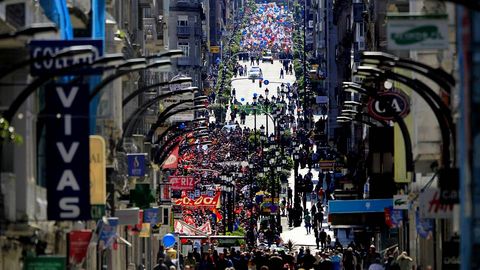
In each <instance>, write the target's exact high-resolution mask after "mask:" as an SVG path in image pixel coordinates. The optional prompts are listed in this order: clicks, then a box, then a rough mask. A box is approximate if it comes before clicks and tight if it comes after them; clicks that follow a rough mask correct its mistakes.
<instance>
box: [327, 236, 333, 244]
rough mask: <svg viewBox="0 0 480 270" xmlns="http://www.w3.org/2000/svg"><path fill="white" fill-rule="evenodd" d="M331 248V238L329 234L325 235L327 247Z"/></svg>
mask: <svg viewBox="0 0 480 270" xmlns="http://www.w3.org/2000/svg"><path fill="white" fill-rule="evenodd" d="M331 246H332V238H331V237H330V234H329V235H327V247H331Z"/></svg>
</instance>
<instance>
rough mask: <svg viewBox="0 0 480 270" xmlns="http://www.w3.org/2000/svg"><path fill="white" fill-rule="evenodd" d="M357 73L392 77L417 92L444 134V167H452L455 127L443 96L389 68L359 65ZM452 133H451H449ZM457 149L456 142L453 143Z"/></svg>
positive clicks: (378, 77) (382, 77) (381, 77)
mask: <svg viewBox="0 0 480 270" xmlns="http://www.w3.org/2000/svg"><path fill="white" fill-rule="evenodd" d="M357 74H362V75H364V76H367V78H368V77H374V80H378V79H380V80H385V79H390V80H394V81H397V82H400V83H402V84H403V85H405V86H407V87H409V88H411V89H412V90H413V91H414V92H415V93H417V94H418V95H419V96H420V97H422V99H423V100H424V101H425V102H426V103H427V104H428V106H429V107H430V108H431V109H432V111H433V113H434V115H435V118H436V119H437V121H438V124H439V126H440V132H441V135H442V141H443V144H442V157H443V158H442V161H443V166H444V168H449V167H450V135H451V136H452V138H455V127H454V124H453V119H452V116H451V113H450V109H449V108H448V107H447V106H446V105H445V103H443V101H442V100H441V98H440V97H439V96H438V95H437V94H436V93H435V92H434V91H433V90H432V89H430V88H429V87H428V86H427V85H425V84H424V83H423V82H421V81H419V80H417V79H414V80H412V79H410V78H408V77H406V76H403V75H400V74H397V73H394V72H392V71H388V70H380V69H377V68H374V67H369V66H359V67H358V68H357ZM449 133H450V134H449ZM453 146H454V149H455V143H453Z"/></svg>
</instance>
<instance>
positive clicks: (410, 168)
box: [341, 82, 415, 177]
mask: <svg viewBox="0 0 480 270" xmlns="http://www.w3.org/2000/svg"><path fill="white" fill-rule="evenodd" d="M343 87H344V88H346V89H352V90H355V91H358V92H359V93H362V94H365V95H367V96H369V97H371V98H374V99H378V100H379V102H382V103H384V101H383V100H382V99H379V98H378V93H377V91H376V90H375V89H373V88H372V87H365V86H359V85H358V84H355V83H351V82H346V83H344V84H343ZM364 87H365V88H364ZM383 107H385V110H386V111H387V112H388V113H389V114H390V115H391V116H392V117H393V120H394V121H395V122H396V123H397V124H398V127H399V128H400V131H401V132H402V137H403V140H404V145H405V163H406V170H407V172H411V173H412V174H411V175H412V177H415V164H414V161H413V152H412V141H411V138H410V133H409V131H408V128H407V125H406V124H405V121H404V120H403V118H402V117H401V116H399V115H398V114H397V113H396V112H395V111H394V109H393V108H392V106H391V104H383ZM346 111H347V114H346V116H349V117H350V118H353V117H352V116H351V115H350V114H348V113H349V112H350V111H352V110H346ZM342 113H344V111H342ZM355 114H356V113H355ZM341 119H342V118H341Z"/></svg>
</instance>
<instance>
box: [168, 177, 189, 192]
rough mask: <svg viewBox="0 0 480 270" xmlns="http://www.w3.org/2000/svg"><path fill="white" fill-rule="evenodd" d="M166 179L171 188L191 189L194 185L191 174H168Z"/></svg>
mask: <svg viewBox="0 0 480 270" xmlns="http://www.w3.org/2000/svg"><path fill="white" fill-rule="evenodd" d="M168 181H169V182H170V184H171V189H172V190H193V188H194V186H195V178H193V176H169V177H168Z"/></svg>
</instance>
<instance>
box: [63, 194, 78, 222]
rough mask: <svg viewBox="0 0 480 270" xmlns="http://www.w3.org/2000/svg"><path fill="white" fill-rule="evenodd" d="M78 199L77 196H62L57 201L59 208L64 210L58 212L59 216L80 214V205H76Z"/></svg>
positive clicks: (72, 216) (65, 216)
mask: <svg viewBox="0 0 480 270" xmlns="http://www.w3.org/2000/svg"><path fill="white" fill-rule="evenodd" d="M79 202H80V200H79V199H78V198H77V197H66V198H62V199H60V201H59V204H60V209H62V210H63V211H64V212H61V213H60V217H62V218H75V217H78V216H79V215H80V207H78V203H79Z"/></svg>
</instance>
